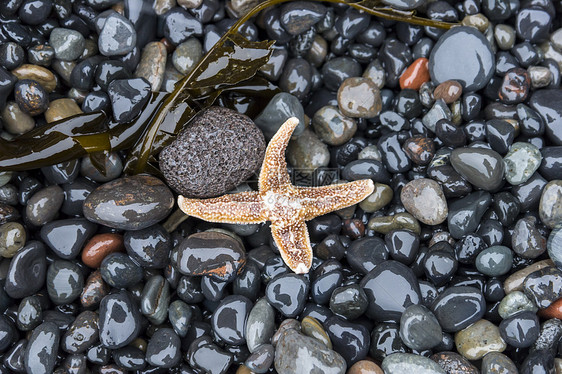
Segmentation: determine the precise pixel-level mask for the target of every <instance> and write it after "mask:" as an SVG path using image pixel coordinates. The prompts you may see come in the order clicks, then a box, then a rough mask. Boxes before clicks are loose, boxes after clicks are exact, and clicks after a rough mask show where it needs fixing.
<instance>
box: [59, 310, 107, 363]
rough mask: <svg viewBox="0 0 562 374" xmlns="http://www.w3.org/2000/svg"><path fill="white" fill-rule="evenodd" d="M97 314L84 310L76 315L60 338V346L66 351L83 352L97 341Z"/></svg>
mask: <svg viewBox="0 0 562 374" xmlns="http://www.w3.org/2000/svg"><path fill="white" fill-rule="evenodd" d="M98 320H99V317H98V314H97V313H96V312H93V311H91V310H86V311H83V312H82V313H80V314H79V315H78V316H76V319H75V320H74V322H72V325H70V327H69V328H68V330H66V332H65V333H64V335H63V337H62V339H61V348H62V349H63V351H65V352H68V353H84V352H85V351H86V350H88V349H89V348H90V347H92V346H93V345H94V344H95V343H97V341H98V337H99V328H98Z"/></svg>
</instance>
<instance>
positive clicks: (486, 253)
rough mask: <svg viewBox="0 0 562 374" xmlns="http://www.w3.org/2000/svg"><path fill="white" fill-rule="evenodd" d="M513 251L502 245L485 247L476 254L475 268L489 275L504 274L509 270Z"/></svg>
mask: <svg viewBox="0 0 562 374" xmlns="http://www.w3.org/2000/svg"><path fill="white" fill-rule="evenodd" d="M512 264H513V252H512V251H511V249H509V248H508V247H505V246H503V245H495V246H492V247H489V248H486V249H485V250H483V251H482V252H480V253H479V254H478V256H476V261H475V265H476V269H478V271H479V272H481V273H482V274H486V275H488V276H490V277H497V276H500V275H504V274H506V273H508V272H509V271H510V270H511V266H512Z"/></svg>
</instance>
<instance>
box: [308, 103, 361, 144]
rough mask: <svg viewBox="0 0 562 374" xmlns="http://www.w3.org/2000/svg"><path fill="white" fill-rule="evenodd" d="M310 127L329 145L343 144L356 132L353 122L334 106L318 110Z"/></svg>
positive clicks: (355, 125)
mask: <svg viewBox="0 0 562 374" xmlns="http://www.w3.org/2000/svg"><path fill="white" fill-rule="evenodd" d="M312 125H313V127H314V131H315V132H316V134H318V136H319V137H320V139H322V140H323V141H324V142H325V143H327V144H330V145H342V144H344V143H345V142H347V141H348V140H350V139H351V138H352V137H353V135H354V134H355V131H356V130H357V124H356V123H355V120H353V119H352V118H349V117H346V116H345V115H343V113H341V112H340V110H339V109H338V108H337V107H336V106H325V107H322V108H321V109H320V110H318V111H317V112H316V113H315V114H314V118H313V119H312Z"/></svg>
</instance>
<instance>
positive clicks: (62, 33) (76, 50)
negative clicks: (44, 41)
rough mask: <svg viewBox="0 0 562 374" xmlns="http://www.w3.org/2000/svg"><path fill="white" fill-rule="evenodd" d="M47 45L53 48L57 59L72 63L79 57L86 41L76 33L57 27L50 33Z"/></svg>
mask: <svg viewBox="0 0 562 374" xmlns="http://www.w3.org/2000/svg"><path fill="white" fill-rule="evenodd" d="M49 44H50V45H51V47H53V48H54V50H55V56H56V58H57V59H59V60H62V61H72V60H76V59H77V58H78V57H80V55H81V54H82V52H83V51H84V48H85V46H86V40H85V39H84V36H82V34H80V33H79V32H78V31H75V30H71V29H65V28H59V27H57V28H55V29H53V31H51V34H50V36H49Z"/></svg>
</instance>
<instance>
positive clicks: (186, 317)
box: [168, 300, 193, 338]
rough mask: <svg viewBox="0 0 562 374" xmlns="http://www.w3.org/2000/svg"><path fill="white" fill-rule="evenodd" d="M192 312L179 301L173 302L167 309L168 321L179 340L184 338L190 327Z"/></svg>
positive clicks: (186, 305)
mask: <svg viewBox="0 0 562 374" xmlns="http://www.w3.org/2000/svg"><path fill="white" fill-rule="evenodd" d="M192 317H193V310H192V309H191V307H190V306H189V305H188V304H186V303H184V302H183V301H181V300H175V301H173V302H172V303H171V304H170V307H169V308H168V319H169V320H170V324H171V325H172V328H173V329H174V331H175V332H176V334H178V336H179V337H180V338H184V337H185V336H186V335H187V332H188V331H189V327H190V326H191V319H192Z"/></svg>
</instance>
